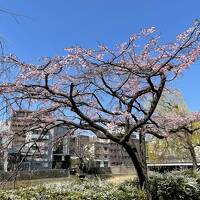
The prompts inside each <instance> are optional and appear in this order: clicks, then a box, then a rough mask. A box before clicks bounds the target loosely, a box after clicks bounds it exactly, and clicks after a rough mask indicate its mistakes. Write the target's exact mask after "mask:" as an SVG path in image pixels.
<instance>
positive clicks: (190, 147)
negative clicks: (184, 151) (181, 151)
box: [186, 133, 198, 170]
mask: <svg viewBox="0 0 200 200" xmlns="http://www.w3.org/2000/svg"><path fill="white" fill-rule="evenodd" d="M186 144H187V148H188V150H189V152H190V156H191V159H192V168H193V170H197V168H198V164H197V157H196V152H195V149H194V146H193V144H192V139H191V135H190V134H189V133H186Z"/></svg>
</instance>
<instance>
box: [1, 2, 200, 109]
mask: <svg viewBox="0 0 200 200" xmlns="http://www.w3.org/2000/svg"><path fill="white" fill-rule="evenodd" d="M0 9H3V10H7V11H10V12H12V13H16V15H17V16H16V17H15V18H14V17H11V16H10V15H7V14H5V13H2V12H1V13H0V36H1V38H3V39H4V42H5V45H6V48H5V51H6V53H14V54H16V55H17V56H18V57H20V58H22V59H23V60H25V61H29V62H32V61H34V60H36V59H38V58H39V57H42V56H53V55H64V54H65V52H64V50H63V49H64V48H65V47H67V46H72V45H75V44H80V45H81V46H84V47H95V46H96V45H97V44H98V43H99V42H100V43H106V44H108V45H114V44H118V43H120V42H123V41H126V40H127V39H128V38H129V36H130V35H131V33H134V32H137V31H139V30H140V29H142V28H146V27H151V26H154V27H156V28H157V29H158V30H159V33H160V34H161V36H162V38H163V40H164V41H174V39H175V36H176V35H177V34H178V33H180V32H182V31H183V30H185V29H186V28H188V27H189V26H190V25H191V24H192V21H193V20H194V19H196V18H199V19H200V0H0ZM174 86H175V87H176V88H178V89H180V90H181V91H182V93H183V95H184V97H185V99H186V102H187V103H188V105H189V108H190V109H192V110H194V111H195V110H200V62H198V63H196V64H195V65H194V66H192V67H191V69H189V70H188V71H186V72H185V73H184V75H183V76H182V77H181V78H179V80H177V81H175V83H174Z"/></svg>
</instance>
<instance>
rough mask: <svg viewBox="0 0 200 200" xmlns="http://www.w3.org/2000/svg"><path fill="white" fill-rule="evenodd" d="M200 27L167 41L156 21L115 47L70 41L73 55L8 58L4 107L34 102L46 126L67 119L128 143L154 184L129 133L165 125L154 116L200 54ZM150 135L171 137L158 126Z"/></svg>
mask: <svg viewBox="0 0 200 200" xmlns="http://www.w3.org/2000/svg"><path fill="white" fill-rule="evenodd" d="M199 26H200V24H199V22H196V23H195V25H194V26H193V27H191V28H189V29H188V30H186V31H185V32H183V33H182V34H180V35H178V36H177V40H176V42H175V43H169V44H160V37H159V36H158V35H156V32H155V28H153V27H152V28H149V29H144V30H142V31H141V32H140V33H138V34H134V35H132V36H131V37H130V39H129V40H128V42H125V43H122V44H121V45H120V46H118V47H116V48H115V49H110V48H108V47H107V46H105V45H100V46H99V47H98V48H97V49H84V48H82V47H80V46H77V47H72V48H66V49H65V50H66V51H67V52H68V53H67V55H66V56H62V57H53V58H45V59H44V64H41V65H38V64H27V63H25V62H22V61H20V60H19V59H18V58H17V57H15V56H9V57H6V58H5V59H4V62H7V64H10V65H8V70H10V71H9V72H10V73H9V74H7V75H9V76H10V77H5V76H3V75H2V76H1V85H0V91H1V106H2V108H1V111H2V113H3V112H4V113H5V111H12V112H15V110H17V109H31V110H32V111H33V112H32V114H31V115H30V116H29V117H32V118H33V119H37V122H40V123H38V126H37V128H40V129H42V130H45V131H44V133H46V130H49V129H51V128H52V127H55V126H61V125H63V124H64V125H67V126H68V127H71V128H76V129H84V130H89V131H91V132H93V133H94V134H96V135H97V137H99V138H103V139H110V140H112V141H114V142H116V143H118V144H120V145H122V146H123V147H124V149H125V150H126V151H127V153H128V155H129V156H130V158H131V160H132V162H133V164H134V166H135V169H136V171H137V174H138V178H139V183H140V186H141V187H146V188H148V177H147V173H146V165H144V164H143V155H141V151H140V150H139V149H138V148H137V147H136V144H135V143H130V142H129V140H130V137H131V135H132V134H133V133H135V132H139V133H140V135H141V136H143V131H142V130H143V128H145V126H146V125H151V127H153V126H155V127H156V128H158V127H157V123H156V122H155V121H154V119H153V118H152V115H153V114H154V111H155V109H156V107H157V104H158V102H159V100H160V97H161V95H162V93H163V90H165V88H166V87H167V83H168V82H171V81H173V80H174V79H175V78H176V77H177V76H179V75H180V74H181V73H182V72H183V71H184V70H185V69H187V68H188V67H189V66H190V65H191V64H193V63H194V62H195V61H196V60H197V59H198V58H199V55H200V42H199V40H200V37H199V36H200V33H199ZM146 102H149V104H150V106H149V107H148V108H145V105H146ZM40 116H42V118H40ZM45 116H46V117H45ZM155 119H156V118H155ZM33 128H36V127H33ZM154 130H155V129H154ZM150 134H152V135H154V136H156V137H158V138H163V137H166V134H165V133H164V134H163V132H157V131H156V130H155V131H153V128H151V132H150ZM143 138H144V137H143Z"/></svg>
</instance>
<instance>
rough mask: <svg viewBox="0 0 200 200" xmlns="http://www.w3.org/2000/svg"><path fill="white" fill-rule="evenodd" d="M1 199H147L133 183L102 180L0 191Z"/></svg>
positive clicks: (68, 182)
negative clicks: (121, 183) (115, 182)
mask: <svg viewBox="0 0 200 200" xmlns="http://www.w3.org/2000/svg"><path fill="white" fill-rule="evenodd" d="M0 198H1V200H8V198H11V199H12V200H28V199H32V200H37V199H45V200H55V199H56V200H72V199H73V200H81V199H83V200H93V199H94V200H147V198H146V194H145V192H144V191H142V190H139V189H137V188H136V187H133V186H132V185H126V184H124V185H117V184H111V183H107V182H105V181H101V180H90V181H89V180H84V181H81V180H74V181H71V182H70V181H67V182H65V183H58V184H46V185H40V186H37V187H27V188H20V189H17V190H8V191H1V192H0Z"/></svg>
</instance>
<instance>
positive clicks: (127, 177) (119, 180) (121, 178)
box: [107, 174, 136, 183]
mask: <svg viewBox="0 0 200 200" xmlns="http://www.w3.org/2000/svg"><path fill="white" fill-rule="evenodd" d="M135 178H136V175H133V174H130V175H116V176H112V177H110V178H108V179H107V181H108V182H110V183H122V182H124V181H126V180H134V179H135Z"/></svg>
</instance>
